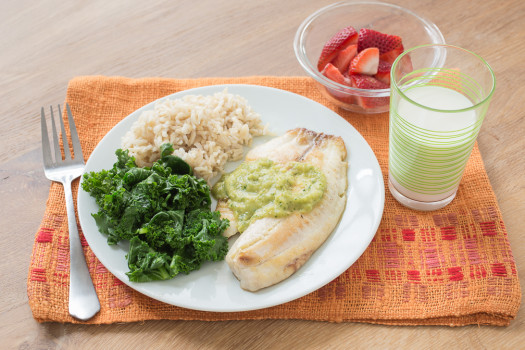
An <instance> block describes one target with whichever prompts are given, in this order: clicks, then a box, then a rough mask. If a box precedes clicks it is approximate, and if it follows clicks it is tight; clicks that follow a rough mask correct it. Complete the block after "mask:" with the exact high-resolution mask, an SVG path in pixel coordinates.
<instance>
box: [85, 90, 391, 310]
mask: <svg viewBox="0 0 525 350" xmlns="http://www.w3.org/2000/svg"><path fill="white" fill-rule="evenodd" d="M225 88H228V92H230V93H234V94H239V95H241V96H243V97H245V98H246V99H247V100H248V103H249V104H250V105H251V106H252V108H253V109H254V110H255V111H256V112H257V113H259V114H260V115H261V118H262V120H263V122H264V123H265V124H266V123H267V124H268V126H269V129H270V131H272V132H275V133H276V134H278V135H280V134H283V133H284V132H285V131H287V130H289V129H293V128H296V127H303V128H307V129H311V130H314V131H317V132H324V133H328V134H333V135H339V136H342V137H343V139H344V141H345V144H346V147H347V150H348V155H349V156H348V162H349V171H348V183H349V187H348V200H347V203H346V210H345V212H344V214H343V216H342V218H341V221H340V222H339V225H338V226H337V227H336V229H335V230H334V232H332V234H331V235H330V237H329V238H328V239H327V240H326V242H325V243H324V244H323V245H322V246H321V247H320V248H319V249H318V250H317V251H316V252H315V253H314V254H313V255H312V257H311V258H310V260H308V262H307V263H306V264H305V265H304V266H303V267H301V268H300V269H299V270H298V271H297V272H296V273H295V274H293V275H292V276H290V277H289V278H288V279H286V280H284V281H282V282H280V283H278V284H276V285H274V286H271V287H268V288H265V289H262V290H260V291H257V292H255V293H253V292H247V291H244V290H243V289H241V287H240V286H239V281H238V280H237V279H236V278H235V276H234V275H233V274H232V272H231V271H230V269H229V268H228V265H227V264H226V262H224V261H221V262H208V263H205V264H203V266H202V267H201V269H200V270H198V271H194V272H191V273H190V274H189V275H179V276H176V277H175V278H174V279H172V280H169V281H156V282H146V283H135V282H130V281H129V280H128V277H127V276H126V274H125V273H126V271H128V267H127V262H126V258H125V255H126V253H127V247H128V245H127V244H125V243H123V244H118V245H113V246H109V245H108V244H107V242H106V237H105V236H104V235H102V234H101V233H99V231H98V229H97V226H96V224H95V220H94V219H93V217H92V216H91V213H95V212H97V211H98V206H97V205H96V203H95V200H94V199H93V198H92V197H90V196H89V194H88V193H86V192H84V191H83V190H82V188H81V187H80V189H79V193H78V213H79V220H80V224H81V226H82V230H83V232H84V236H85V237H86V240H87V242H88V243H89V246H90V247H91V249H92V250H93V252H94V253H95V255H96V256H97V258H98V259H99V260H100V262H101V263H102V264H104V266H105V267H106V268H107V269H108V270H109V271H110V272H111V273H112V274H113V275H115V276H116V277H117V278H118V279H120V280H121V281H122V282H124V283H126V284H127V285H129V286H130V287H131V288H133V289H135V290H136V291H138V292H140V293H143V294H145V295H147V296H150V297H151V298H154V299H157V300H160V301H162V302H165V303H168V304H172V305H176V306H180V307H184V308H189V309H195V310H203V311H216V312H230V311H247V310H255V309H261V308H266V307H270V306H274V305H278V304H282V303H285V302H288V301H291V300H294V299H297V298H300V297H302V296H304V295H306V294H308V293H310V292H313V291H315V290H316V289H318V288H320V287H322V286H324V285H325V284H327V283H329V282H330V281H332V280H333V279H334V278H336V277H337V276H339V275H340V274H341V273H343V272H344V271H345V270H346V269H348V268H349V267H350V266H351V265H352V264H353V263H354V262H355V261H356V260H357V258H359V256H360V255H361V254H362V253H363V252H364V251H365V249H366V248H367V247H368V245H369V244H370V241H371V240H372V238H373V237H374V235H375V232H376V230H377V227H378V226H379V222H380V221H381V216H382V214H383V206H384V200H385V191H384V183H383V176H382V174H381V169H380V168H379V164H378V162H377V159H376V157H375V156H374V153H373V152H372V150H371V149H370V147H369V146H368V144H367V143H366V141H365V140H364V139H363V137H362V136H361V135H360V134H359V133H358V132H357V131H356V130H355V129H354V128H353V127H352V125H350V124H349V123H348V122H346V121H345V120H344V119H343V118H342V117H341V116H339V115H338V114H336V113H334V112H333V111H331V110H330V109H328V108H326V107H324V106H323V105H321V104H319V103H317V102H314V101H312V100H310V99H307V98H305V97H303V96H300V95H296V94H293V93H291V92H288V91H283V90H278V89H273V88H268V87H262V86H256V85H216V86H207V87H202V88H196V89H191V90H187V91H183V92H179V93H176V94H173V95H170V96H166V97H164V98H162V99H160V100H159V101H162V100H164V99H167V98H171V99H175V98H181V97H182V96H184V95H188V94H194V95H197V94H199V95H208V94H213V93H215V92H220V91H222V90H224V89H225ZM156 102H157V101H156ZM154 104H155V102H152V103H150V104H148V105H146V106H144V107H142V108H140V109H139V110H137V111H135V112H133V113H131V114H130V115H129V116H128V117H126V118H125V119H124V120H122V121H121V122H120V123H119V124H117V125H116V126H115V127H114V128H113V129H112V130H111V131H110V132H109V133H108V134H107V135H106V136H105V137H104V138H103V139H102V140H101V141H100V143H99V144H98V146H97V147H96V148H95V150H94V151H93V154H92V155H91V157H90V158H89V160H88V162H87V164H86V172H88V171H99V170H101V169H109V168H111V167H112V166H113V163H115V161H116V156H115V154H114V153H115V150H116V149H117V148H120V141H121V138H122V136H124V134H125V133H126V132H127V131H128V130H129V129H130V127H131V124H132V123H133V122H134V121H135V120H136V119H137V118H138V117H139V115H140V114H141V113H142V112H143V111H145V110H149V109H152V108H153V106H154ZM254 141H255V142H254V145H256V144H258V143H261V142H262V141H264V139H263V138H260V140H257V138H256V139H255V140H254ZM232 167H233V165H232V164H230V165H229V167H228V168H227V169H226V171H231V170H233V168H232ZM214 205H215V204H213V208H215V206H214ZM230 244H231V243H230Z"/></svg>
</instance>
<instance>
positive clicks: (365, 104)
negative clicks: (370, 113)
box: [350, 74, 390, 109]
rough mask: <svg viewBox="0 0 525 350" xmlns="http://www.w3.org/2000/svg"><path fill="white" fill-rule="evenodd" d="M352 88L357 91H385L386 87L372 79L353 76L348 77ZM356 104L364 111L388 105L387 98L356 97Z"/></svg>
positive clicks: (364, 76) (358, 75)
mask: <svg viewBox="0 0 525 350" xmlns="http://www.w3.org/2000/svg"><path fill="white" fill-rule="evenodd" d="M350 79H351V81H352V86H353V87H356V88H359V89H370V90H375V89H387V88H388V85H387V84H385V83H383V82H382V81H379V80H377V79H376V78H374V77H371V76H369V75H363V74H354V75H351V76H350ZM356 99H357V104H359V106H361V107H362V108H364V109H372V108H376V107H381V106H386V105H388V103H389V100H390V99H389V97H387V96H385V97H364V96H356Z"/></svg>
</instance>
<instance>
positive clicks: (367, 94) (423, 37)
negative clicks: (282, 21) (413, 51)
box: [294, 1, 445, 114]
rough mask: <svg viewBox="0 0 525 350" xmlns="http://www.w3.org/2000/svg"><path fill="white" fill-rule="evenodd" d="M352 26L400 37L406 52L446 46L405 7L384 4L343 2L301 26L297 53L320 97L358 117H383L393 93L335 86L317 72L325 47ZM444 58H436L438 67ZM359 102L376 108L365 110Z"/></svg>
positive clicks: (435, 30) (431, 27)
mask: <svg viewBox="0 0 525 350" xmlns="http://www.w3.org/2000/svg"><path fill="white" fill-rule="evenodd" d="M348 26H352V27H354V28H355V29H356V30H357V31H358V32H359V30H360V29H361V28H369V29H373V30H376V31H379V32H381V33H384V34H390V35H397V36H399V37H401V39H402V41H403V47H404V49H405V50H407V49H409V48H412V47H414V46H419V45H424V44H445V39H444V38H443V35H442V34H441V31H440V30H439V29H438V27H437V26H436V25H435V24H434V23H432V22H430V21H429V20H427V19H424V18H422V17H421V16H419V15H417V14H415V13H414V12H412V11H410V10H407V9H405V8H403V7H400V6H397V5H392V4H387V3H382V2H368V1H367V2H364V1H363V2H359V1H343V2H338V3H335V4H332V5H328V6H326V7H323V8H322V9H320V10H318V11H316V12H315V13H313V14H312V15H310V16H309V17H308V18H307V19H306V20H304V22H303V23H302V24H301V25H300V26H299V29H298V30H297V33H296V34H295V39H294V51H295V55H296V57H297V60H298V61H299V63H300V65H301V66H302V67H303V69H304V70H305V71H306V73H307V74H308V75H309V76H311V77H312V78H313V79H314V80H315V81H316V83H317V87H318V88H319V90H320V91H321V93H322V94H323V95H324V96H325V97H327V98H328V99H329V100H331V101H332V102H333V103H335V104H336V105H337V106H339V107H341V108H343V109H345V110H348V111H351V112H356V113H365V114H369V113H383V112H387V111H388V108H389V97H390V89H388V88H387V89H377V90H365V89H359V88H355V87H350V86H347V85H343V84H339V83H336V82H335V81H333V80H330V79H328V78H327V77H325V76H324V75H323V74H322V73H321V72H319V70H318V69H317V60H318V59H319V56H320V54H321V51H322V49H323V46H324V44H325V43H326V42H327V41H328V40H329V39H330V38H331V37H332V36H334V35H335V34H336V33H337V32H339V31H340V30H341V29H343V28H345V27H348ZM443 59H444V58H443V57H435V60H434V63H435V65H436V66H437V65H438V64H439V62H442V60H443ZM359 99H361V100H362V99H371V100H368V102H372V103H368V104H369V105H373V106H375V107H373V108H363V107H361V105H360V104H359V103H358V100H359Z"/></svg>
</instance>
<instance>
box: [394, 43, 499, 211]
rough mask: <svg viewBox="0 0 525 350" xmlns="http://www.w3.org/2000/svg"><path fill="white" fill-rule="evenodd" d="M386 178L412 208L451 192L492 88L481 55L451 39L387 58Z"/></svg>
mask: <svg viewBox="0 0 525 350" xmlns="http://www.w3.org/2000/svg"><path fill="white" fill-rule="evenodd" d="M390 80H391V85H390V89H391V93H390V135H389V161H388V167H389V173H388V186H389V189H390V192H391V193H392V195H393V196H394V198H395V199H396V200H397V201H399V202H400V203H401V204H403V205H404V206H407V207H409V208H412V209H416V210H423V211H429V210H436V209H440V208H443V207H444V206H446V205H448V204H449V203H450V202H451V201H452V200H453V199H454V197H455V196H456V192H457V189H458V186H459V183H460V180H461V177H462V175H463V171H464V169H465V166H466V164H467V161H468V159H469V157H470V153H471V151H472V147H473V146H474V143H475V142H476V137H477V135H478V133H479V130H480V128H481V124H482V122H483V119H484V118H485V114H486V112H487V109H488V106H489V103H490V100H491V98H492V95H493V93H494V88H495V78H494V73H493V71H492V69H491V68H490V66H489V65H488V64H487V62H486V61H485V60H484V59H483V58H481V57H480V56H478V55H476V54H475V53H472V52H470V51H468V50H465V49H462V48H460V47H456V46H451V45H438V44H432V45H423V46H418V47H415V48H412V49H410V50H407V51H405V52H404V53H403V54H401V55H400V56H399V57H398V58H397V59H396V61H395V62H394V63H393V65H392V69H391V78H390Z"/></svg>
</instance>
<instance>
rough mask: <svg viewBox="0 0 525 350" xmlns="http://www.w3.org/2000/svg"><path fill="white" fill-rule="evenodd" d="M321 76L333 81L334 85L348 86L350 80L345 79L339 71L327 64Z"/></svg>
mask: <svg viewBox="0 0 525 350" xmlns="http://www.w3.org/2000/svg"><path fill="white" fill-rule="evenodd" d="M323 74H324V75H325V76H326V77H327V78H328V79H330V80H333V81H335V82H336V83H339V84H343V85H348V86H350V80H349V79H348V78H346V77H345V76H344V75H343V74H342V73H341V72H340V71H339V69H337V67H336V66H334V65H333V64H331V63H328V64H327V65H326V66H325V68H324V70H323Z"/></svg>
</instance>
